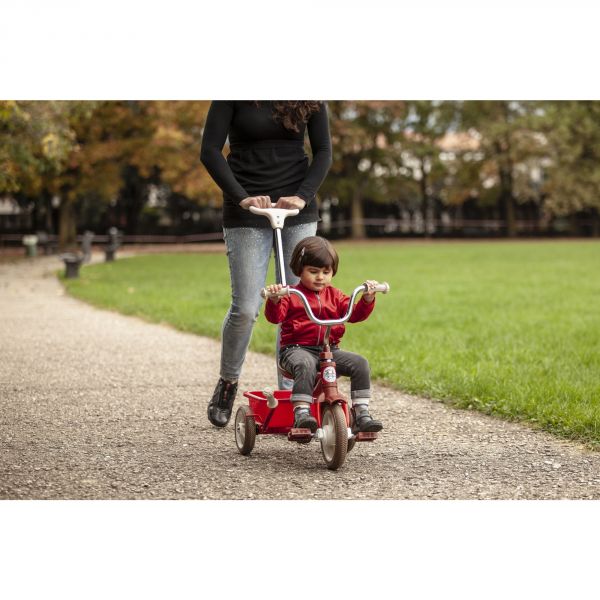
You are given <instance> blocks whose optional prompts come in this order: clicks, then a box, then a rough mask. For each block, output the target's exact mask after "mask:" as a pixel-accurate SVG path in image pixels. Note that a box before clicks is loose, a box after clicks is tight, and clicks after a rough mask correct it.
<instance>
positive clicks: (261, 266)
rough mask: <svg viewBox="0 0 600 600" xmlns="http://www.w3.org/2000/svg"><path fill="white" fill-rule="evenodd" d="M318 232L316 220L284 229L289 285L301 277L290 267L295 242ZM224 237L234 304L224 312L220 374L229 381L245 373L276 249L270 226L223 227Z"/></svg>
mask: <svg viewBox="0 0 600 600" xmlns="http://www.w3.org/2000/svg"><path fill="white" fill-rule="evenodd" d="M265 220H266V218H265ZM316 231H317V223H316V222H313V223H302V224H299V225H293V226H290V227H284V228H283V229H282V231H281V237H282V242H283V262H284V265H285V277H286V282H287V283H288V285H294V284H296V283H298V278H297V277H296V276H295V275H294V274H293V273H292V271H291V270H290V267H289V262H290V259H291V257H292V252H293V250H294V248H295V246H296V244H297V243H298V242H299V241H301V240H303V239H304V238H305V237H308V236H311V235H315V234H316ZM223 236H224V238H225V245H226V248H227V258H228V260H229V274H230V276H231V306H230V307H229V311H228V312H227V314H226V315H225V320H224V321H223V329H222V332H221V340H222V341H221V343H222V346H221V377H222V378H223V379H225V380H227V381H236V380H238V379H239V377H240V374H241V372H242V365H243V364H244V359H245V358H246V351H247V350H248V344H249V343H250V337H251V336H252V328H253V327H254V323H255V321H256V318H257V316H258V313H259V311H260V307H261V305H262V302H263V299H262V298H261V296H260V290H261V289H262V288H263V287H265V285H266V283H267V282H266V279H267V271H268V268H269V260H270V258H271V252H272V248H273V229H271V227H264V228H260V227H227V228H223ZM276 278H277V281H280V280H281V278H280V275H279V266H278V265H277V268H276ZM273 283H275V282H273ZM277 346H279V328H277ZM278 376H279V374H278ZM286 381H287V380H286ZM283 385H284V382H282V380H281V377H280V376H279V387H280V388H282V386H283ZM286 387H289V384H286Z"/></svg>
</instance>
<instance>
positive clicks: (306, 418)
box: [294, 409, 318, 433]
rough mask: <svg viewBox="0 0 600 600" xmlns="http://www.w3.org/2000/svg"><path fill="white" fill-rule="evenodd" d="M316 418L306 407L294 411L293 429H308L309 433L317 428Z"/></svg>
mask: <svg viewBox="0 0 600 600" xmlns="http://www.w3.org/2000/svg"><path fill="white" fill-rule="evenodd" d="M317 426H318V424H317V420H316V419H315V418H314V417H313V416H312V415H311V414H310V411H309V410H307V409H304V410H295V411H294V429H310V432H311V433H314V432H315V431H316V430H317Z"/></svg>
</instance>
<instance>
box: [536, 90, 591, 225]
mask: <svg viewBox="0 0 600 600" xmlns="http://www.w3.org/2000/svg"><path fill="white" fill-rule="evenodd" d="M539 114H540V125H541V130H542V131H543V133H544V135H545V136H546V137H547V139H548V142H549V143H548V161H547V169H546V174H545V180H544V183H543V186H542V191H543V193H544V194H545V195H546V198H545V203H544V206H545V208H546V210H547V211H548V212H549V213H551V214H554V215H566V214H572V213H576V212H580V211H581V212H587V213H588V214H589V215H590V216H591V217H592V219H593V227H594V229H593V231H594V235H600V222H599V220H600V219H599V211H600V169H599V168H598V165H599V164H600V102H597V101H568V102H548V103H545V105H544V106H543V108H541V109H540V111H539Z"/></svg>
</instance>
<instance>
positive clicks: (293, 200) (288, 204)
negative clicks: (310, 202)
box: [275, 196, 306, 210]
mask: <svg viewBox="0 0 600 600" xmlns="http://www.w3.org/2000/svg"><path fill="white" fill-rule="evenodd" d="M305 206H306V202H305V201H304V200H302V198H300V197H298V196H284V197H282V198H279V200H277V204H276V205H275V208H288V209H292V208H298V209H300V210H302V209H303V208H304V207H305Z"/></svg>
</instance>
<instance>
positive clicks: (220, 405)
mask: <svg viewBox="0 0 600 600" xmlns="http://www.w3.org/2000/svg"><path fill="white" fill-rule="evenodd" d="M237 387H238V384H237V383H231V382H230V381H225V380H224V379H223V378H222V377H221V378H220V379H219V383H217V387H216V388H215V392H214V394H213V397H212V398H211V400H210V402H209V403H208V411H207V412H208V420H209V421H210V422H211V423H212V424H213V425H215V426H216V427H225V425H227V423H229V419H230V418H231V411H232V409H233V402H234V401H235V395H236V393H237Z"/></svg>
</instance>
